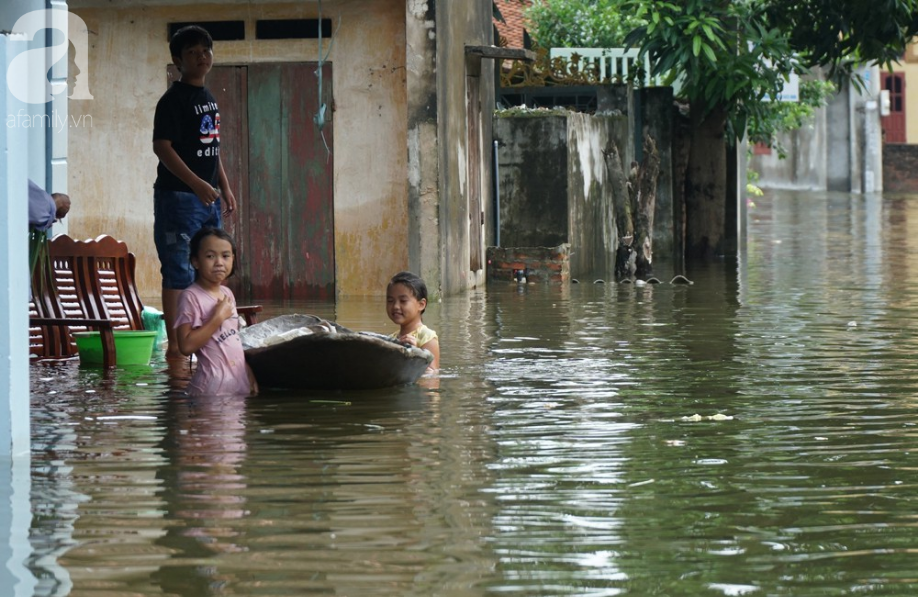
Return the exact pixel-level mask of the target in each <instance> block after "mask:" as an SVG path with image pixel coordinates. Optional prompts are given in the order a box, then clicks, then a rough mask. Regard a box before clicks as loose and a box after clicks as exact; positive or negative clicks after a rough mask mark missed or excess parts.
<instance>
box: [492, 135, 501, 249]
mask: <svg viewBox="0 0 918 597" xmlns="http://www.w3.org/2000/svg"><path fill="white" fill-rule="evenodd" d="M497 146H498V143H497V139H495V140H494V152H493V161H494V168H493V171H494V246H495V247H499V246H500V160H498V159H497Z"/></svg>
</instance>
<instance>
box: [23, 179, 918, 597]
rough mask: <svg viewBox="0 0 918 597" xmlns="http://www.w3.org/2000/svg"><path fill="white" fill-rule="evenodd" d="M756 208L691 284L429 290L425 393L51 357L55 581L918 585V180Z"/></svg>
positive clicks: (47, 570)
mask: <svg viewBox="0 0 918 597" xmlns="http://www.w3.org/2000/svg"><path fill="white" fill-rule="evenodd" d="M755 203H756V205H755V206H754V207H751V209H750V216H749V217H750V229H749V243H748V247H747V250H746V251H745V252H744V254H743V256H742V258H741V260H740V264H739V266H737V265H736V264H730V263H719V264H713V265H710V266H707V267H705V268H700V269H695V270H690V271H688V272H686V273H687V275H688V276H689V277H690V278H692V279H693V280H694V282H695V284H694V285H692V286H671V285H668V284H665V285H660V286H647V287H636V286H628V285H614V284H592V283H583V284H572V285H571V286H570V287H568V288H549V287H542V286H523V287H519V286H516V285H512V284H509V283H508V284H507V285H500V284H496V285H492V286H491V287H489V288H488V289H487V291H486V292H479V293H473V294H470V295H468V296H462V297H452V298H449V299H447V300H445V301H444V302H443V303H441V304H438V305H433V306H431V307H430V308H429V309H428V316H427V317H426V320H427V323H428V325H430V326H431V327H433V328H435V329H437V330H438V331H439V332H440V335H441V346H442V351H443V358H442V360H443V370H442V373H441V375H440V377H439V379H437V380H427V381H425V383H424V384H422V385H418V386H412V387H405V388H398V389H393V390H387V391H377V392H364V393H315V394H305V393H301V394H298V395H294V394H291V393H284V392H276V391H273V392H268V393H265V394H264V395H262V396H260V397H258V398H257V399H251V400H248V401H238V400H213V399H212V400H200V401H192V400H188V399H185V398H180V397H177V396H176V395H175V391H174V390H173V389H171V388H170V384H169V382H168V378H167V376H166V375H165V374H164V373H163V372H162V368H163V367H162V363H157V366H156V367H154V368H152V369H149V370H142V371H121V372H119V374H118V375H117V376H116V377H115V378H114V379H113V380H103V379H102V378H101V377H100V376H99V374H98V373H97V372H94V371H92V370H81V369H79V368H78V367H76V366H74V365H68V366H65V367H43V366H33V367H32V369H31V372H32V384H33V386H32V387H33V405H34V409H33V413H34V414H33V417H34V422H33V438H34V449H33V478H32V504H33V515H34V520H33V523H32V532H31V536H32V538H31V544H32V545H31V547H32V549H33V556H32V557H31V559H30V560H29V564H28V565H29V568H30V570H31V571H32V573H33V574H34V576H35V577H36V579H37V581H36V582H37V588H36V590H35V594H36V595H74V596H81V597H85V596H93V597H95V596H127V595H130V596H132V597H136V596H144V597H145V596H151V595H177V596H182V597H201V596H207V595H246V596H249V595H251V596H256V595H257V596H261V595H264V596H293V595H312V594H323V595H326V594H327V595H331V594H334V595H349V596H357V595H374V596H377V595H393V596H395V595H397V596H402V595H417V596H426V595H443V596H460V595H462V596H465V595H468V596H477V595H492V594H493V595H520V596H523V595H526V596H530V595H546V596H547V595H591V596H593V595H635V596H644V595H671V596H682V595H728V596H734V595H781V596H795V597H796V596H811V595H820V596H828V595H852V594H869V595H890V596H892V595H895V596H912V595H915V594H916V591H918V539H916V536H918V529H916V527H918V491H916V490H918V472H916V469H918V456H916V454H915V452H916V451H918V429H916V420H918V417H916V406H918V371H916V369H918V367H916V365H915V362H916V361H915V354H916V351H918V340H916V333H915V332H916V328H918V321H916V318H918V256H916V253H918V197H912V198H893V197H886V198H885V200H884V199H882V198H880V197H861V196H850V195H825V194H813V193H799V194H790V193H785V194H777V195H772V196H771V197H766V198H761V199H757V200H756V201H755ZM671 273H672V272H666V271H661V272H659V274H660V277H661V278H666V279H668V278H669V276H670V275H671ZM273 309H274V310H275V311H279V310H285V309H290V310H308V311H307V312H313V313H316V314H318V315H322V316H325V317H336V318H337V320H338V321H339V322H340V323H342V324H344V325H346V326H349V327H351V328H354V329H367V330H373V331H387V330H389V327H390V326H389V325H387V323H388V322H387V320H386V318H385V313H384V311H383V305H382V303H381V302H380V301H367V300H357V301H347V302H345V303H343V304H340V305H338V307H337V312H335V307H334V306H332V305H309V306H299V307H298V306H286V307H282V306H274V308H273ZM696 415H697V416H696Z"/></svg>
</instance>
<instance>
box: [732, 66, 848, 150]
mask: <svg viewBox="0 0 918 597" xmlns="http://www.w3.org/2000/svg"><path fill="white" fill-rule="evenodd" d="M835 89H836V87H835V85H834V84H833V83H832V82H830V81H823V80H820V79H805V80H801V81H800V101H799V102H764V103H762V104H760V105H758V106H756V107H755V109H753V110H751V111H750V112H751V116H750V118H749V122H748V129H747V132H748V134H749V142H750V143H764V144H766V145H768V146H769V147H772V148H773V149H775V151H777V152H778V157H780V158H781V159H784V158H785V157H786V156H787V152H786V150H785V149H784V146H783V145H781V143H780V142H779V141H778V135H779V134H781V133H785V132H789V131H793V130H796V129H799V128H800V127H802V126H803V125H805V124H807V123H809V122H811V121H812V120H813V116H814V115H815V114H816V110H817V109H818V108H821V107H823V106H825V105H826V102H827V101H828V98H829V96H830V95H832V94H833V93H835Z"/></svg>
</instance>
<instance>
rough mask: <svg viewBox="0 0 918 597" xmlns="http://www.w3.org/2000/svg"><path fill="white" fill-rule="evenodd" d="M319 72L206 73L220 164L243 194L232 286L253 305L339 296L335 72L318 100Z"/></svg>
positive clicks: (292, 67) (303, 66)
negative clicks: (321, 119) (217, 116)
mask: <svg viewBox="0 0 918 597" xmlns="http://www.w3.org/2000/svg"><path fill="white" fill-rule="evenodd" d="M317 68H318V65H317V64H316V63H296V64H290V63H285V64H250V65H247V66H244V67H231V66H222V67H214V69H213V71H211V74H210V75H209V79H208V87H210V88H211V90H212V91H213V93H214V95H215V96H216V97H217V103H218V105H219V106H220V112H221V126H222V127H223V128H222V129H221V130H222V131H225V132H221V158H222V157H223V156H226V157H225V160H224V167H225V168H227V175H228V176H229V178H230V181H231V184H233V185H234V187H235V186H236V185H237V183H236V182H235V181H236V180H238V181H239V183H238V184H239V185H240V187H239V188H240V189H241V192H238V193H236V197H237V199H239V202H240V211H239V214H238V216H237V217H236V219H235V222H233V223H230V222H229V221H228V222H227V228H228V229H232V230H233V231H234V233H235V238H236V242H237V244H238V245H239V251H240V254H239V257H240V268H239V270H238V272H237V275H238V278H237V280H236V281H235V282H234V287H235V289H236V290H237V292H238V293H239V294H240V295H241V296H242V297H243V298H245V299H246V300H256V301H257V300H327V299H332V298H334V295H335V261H334V258H335V254H334V216H333V214H334V203H333V201H334V192H333V186H332V172H333V165H334V162H333V159H334V154H333V153H332V149H333V144H332V142H333V127H332V122H331V121H332V118H331V114H332V111H331V107H330V106H331V103H332V99H331V98H332V91H331V75H332V69H331V66H330V65H327V64H326V65H325V66H324V67H323V71H322V76H323V85H322V87H323V89H322V94H323V98H322V102H320V101H319V96H318V92H319V89H318V77H317V75H316V70H317ZM238 69H242V70H243V71H244V72H243V73H242V74H240V73H239V72H238ZM230 71H237V72H234V73H231V72H230ZM224 81H225V82H226V84H225V85H224V84H222V83H223V82H224ZM231 89H234V90H233V91H230V90H231ZM321 103H325V104H326V105H327V106H328V108H327V110H326V113H325V118H326V123H325V124H324V126H323V128H322V130H321V131H320V130H319V129H318V127H317V125H316V123H315V122H314V121H313V118H314V116H315V115H316V113H317V112H318V110H319V105H320V104H321ZM224 104H226V108H224ZM224 114H226V116H224ZM230 114H232V116H230ZM231 132H232V133H234V134H231ZM323 136H324V140H323ZM326 143H327V146H328V149H327V150H326ZM236 156H238V159H237V157H236ZM230 167H232V168H233V170H234V171H233V172H231V171H230V170H229V168H230Z"/></svg>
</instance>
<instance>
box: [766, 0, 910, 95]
mask: <svg viewBox="0 0 918 597" xmlns="http://www.w3.org/2000/svg"><path fill="white" fill-rule="evenodd" d="M766 5H767V8H766V11H767V14H768V20H769V22H770V23H772V25H773V26H774V27H776V28H778V29H780V30H781V31H786V32H787V34H788V39H789V41H790V45H791V48H792V49H793V50H794V51H795V52H797V53H798V54H799V55H800V56H801V58H802V59H803V60H804V61H805V62H806V64H807V65H808V66H817V65H820V66H828V67H829V68H830V70H831V71H832V73H833V74H835V75H838V76H839V77H840V78H846V77H850V76H851V73H852V71H851V67H852V65H856V64H857V62H858V61H861V62H866V63H877V64H882V65H889V64H891V63H892V62H895V61H897V60H899V59H900V58H901V57H902V55H903V54H904V52H905V48H906V45H907V44H908V42H909V41H910V40H911V39H912V38H913V37H915V36H916V35H918V0H768V2H767V3H766Z"/></svg>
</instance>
